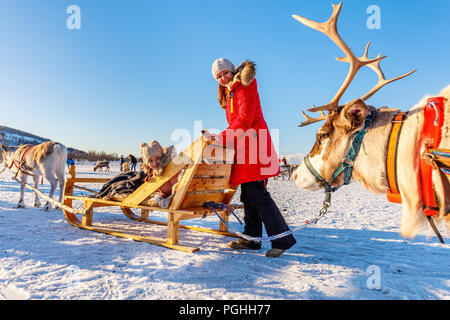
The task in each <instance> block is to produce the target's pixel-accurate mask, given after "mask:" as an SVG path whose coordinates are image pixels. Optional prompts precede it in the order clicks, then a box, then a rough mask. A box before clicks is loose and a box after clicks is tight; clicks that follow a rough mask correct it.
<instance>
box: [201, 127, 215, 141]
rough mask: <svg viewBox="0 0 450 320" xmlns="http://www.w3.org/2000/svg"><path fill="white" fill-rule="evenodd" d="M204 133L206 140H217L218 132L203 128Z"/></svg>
mask: <svg viewBox="0 0 450 320" xmlns="http://www.w3.org/2000/svg"><path fill="white" fill-rule="evenodd" d="M202 134H203V138H205V139H206V141H216V140H217V138H216V137H217V135H216V134H212V133H211V132H209V131H208V130H206V129H205V130H202Z"/></svg>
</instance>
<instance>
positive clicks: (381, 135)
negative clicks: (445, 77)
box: [293, 2, 450, 238]
mask: <svg viewBox="0 0 450 320" xmlns="http://www.w3.org/2000/svg"><path fill="white" fill-rule="evenodd" d="M341 6H342V2H341V3H340V4H338V5H334V4H333V13H332V15H331V17H330V18H329V20H328V21H326V22H323V23H318V22H315V21H311V20H309V19H306V18H303V17H300V16H297V15H294V16H293V17H294V18H295V19H296V20H298V21H300V22H301V23H303V24H304V25H306V26H308V27H310V28H312V29H315V30H318V31H320V32H322V33H324V34H325V35H327V36H328V37H329V38H330V39H331V40H332V41H333V42H334V43H335V44H336V45H337V46H338V47H339V48H340V49H341V50H342V51H343V52H344V53H345V57H343V58H337V60H338V61H342V62H347V63H349V64H350V70H349V72H348V75H347V78H346V79H345V81H344V83H343V84H342V86H341V87H340V89H339V90H338V92H337V93H336V95H335V96H334V98H333V99H332V100H331V102H330V103H328V104H327V105H324V106H321V107H313V108H311V109H308V111H313V112H320V117H318V118H312V117H309V116H307V115H306V114H305V113H304V112H303V114H304V115H305V117H306V121H305V122H303V123H302V124H301V125H300V126H303V125H308V124H311V123H314V122H317V121H320V120H326V121H325V123H324V125H323V126H322V127H321V128H320V129H319V130H318V132H317V138H316V142H315V144H314V146H313V148H312V149H311V151H310V152H309V154H308V155H307V157H306V158H305V160H304V161H303V162H302V164H301V165H300V166H299V168H298V169H297V170H296V171H295V172H294V174H293V178H294V180H295V183H296V184H297V186H298V187H300V188H303V189H306V190H311V191H314V190H318V189H320V188H323V187H326V185H327V184H328V186H330V185H331V187H332V188H336V187H339V186H342V185H343V184H344V182H345V183H347V181H344V179H345V176H344V173H342V174H339V175H338V176H336V175H334V172H335V169H336V168H338V167H339V166H340V165H341V164H342V163H343V161H347V160H344V159H345V157H346V155H347V154H348V153H349V151H350V150H351V148H352V144H353V140H354V139H355V136H356V135H357V133H358V132H359V131H361V130H362V129H363V128H364V127H365V126H367V127H366V128H364V129H365V131H364V132H365V135H363V139H362V142H361V144H360V149H359V150H360V151H359V153H358V154H357V156H356V158H355V159H354V160H353V161H349V163H348V166H350V167H351V168H352V170H353V171H352V178H353V179H355V180H356V181H358V182H360V183H361V184H363V185H364V186H365V187H366V188H368V189H369V190H370V191H372V192H374V193H386V191H387V189H388V181H387V176H386V171H387V170H386V154H387V151H386V150H387V145H388V139H389V135H390V130H391V128H392V119H393V117H394V115H395V114H396V113H397V112H398V110H394V109H388V108H381V109H376V108H374V107H373V106H370V105H367V104H366V103H365V101H366V100H367V99H369V98H370V97H371V96H372V95H373V94H374V93H376V92H377V91H378V90H380V89H381V88H382V87H383V86H384V85H386V84H388V83H390V82H393V81H395V80H398V79H401V78H404V77H406V76H408V75H410V74H411V73H413V72H414V71H415V70H413V71H411V72H409V73H407V74H404V75H402V76H399V77H396V78H393V79H390V80H387V79H386V78H385V76H384V74H383V72H382V71H381V68H380V60H381V59H383V58H385V57H381V56H380V55H378V56H377V57H376V58H375V59H369V58H368V56H367V53H368V46H369V44H370V42H369V44H368V45H367V47H366V50H365V53H364V55H363V56H362V57H356V56H355V55H354V53H353V52H352V51H351V49H350V48H349V47H348V46H347V45H346V44H345V42H344V41H343V40H342V38H341V37H340V36H339V34H338V32H337V19H338V16H339V12H340V10H341ZM363 66H368V67H369V68H371V69H372V70H373V71H375V72H376V74H377V75H378V78H379V81H378V83H377V84H376V85H375V86H374V87H373V88H372V89H371V90H370V91H369V92H368V93H367V94H365V95H364V96H362V97H361V98H358V99H354V100H352V101H350V102H347V103H345V104H344V105H339V100H340V98H341V97H342V95H343V94H344V92H345V90H346V89H347V88H348V86H349V84H350V83H351V81H352V80H353V78H354V77H355V75H356V73H357V72H358V70H359V69H360V68H361V67H363ZM440 96H443V97H444V105H445V107H444V113H445V122H444V125H443V129H442V140H441V143H440V145H439V149H441V148H442V149H450V130H449V127H450V126H449V125H450V86H448V87H446V88H444V89H443V90H442V91H441V93H440ZM426 102H427V97H424V98H423V99H422V100H421V101H420V102H419V103H418V104H417V105H415V106H414V107H413V108H412V109H411V110H410V111H409V112H408V114H407V116H406V119H405V121H404V124H403V129H402V131H401V135H400V136H399V142H398V149H397V150H398V151H397V163H398V167H397V181H398V187H399V191H400V195H401V198H402V218H401V226H400V233H401V235H402V236H404V237H409V238H413V237H414V236H415V235H416V234H417V233H418V232H419V231H420V230H421V228H422V227H423V223H424V222H426V216H425V214H424V203H423V198H422V190H421V182H420V180H419V158H420V156H421V154H420V139H421V130H422V124H423V122H424V114H423V109H424V106H425V105H426ZM324 111H327V114H325V113H324ZM369 120H370V121H369ZM314 171H315V173H314ZM332 178H335V179H334V180H333V181H332V182H330V180H331V179H332ZM328 182H330V183H328ZM433 183H434V186H435V187H436V189H435V193H436V197H437V202H438V203H439V204H440V205H441V206H440V211H439V214H438V215H437V216H435V217H434V220H435V221H437V222H438V223H439V222H441V221H445V222H446V225H447V229H448V228H449V227H450V215H448V214H447V213H448V210H449V204H448V203H446V196H447V197H448V193H449V192H450V191H449V190H447V191H445V189H443V188H442V187H440V186H441V185H442V184H441V183H440V182H439V181H438V179H437V178H436V175H435V174H434V173H433ZM446 193H447V195H446Z"/></svg>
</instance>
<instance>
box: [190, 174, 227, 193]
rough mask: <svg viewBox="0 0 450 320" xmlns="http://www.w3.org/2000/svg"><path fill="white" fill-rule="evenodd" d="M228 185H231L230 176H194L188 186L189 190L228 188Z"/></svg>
mask: <svg viewBox="0 0 450 320" xmlns="http://www.w3.org/2000/svg"><path fill="white" fill-rule="evenodd" d="M228 187H229V179H228V178H215V179H204V178H196V177H194V179H192V182H191V184H190V186H189V188H188V192H189V191H200V190H212V189H213V190H214V189H216V190H219V189H228Z"/></svg>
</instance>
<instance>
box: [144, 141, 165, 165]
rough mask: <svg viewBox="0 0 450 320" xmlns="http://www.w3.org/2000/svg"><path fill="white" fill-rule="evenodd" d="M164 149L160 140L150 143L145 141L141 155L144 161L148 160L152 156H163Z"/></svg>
mask: <svg viewBox="0 0 450 320" xmlns="http://www.w3.org/2000/svg"><path fill="white" fill-rule="evenodd" d="M163 155H164V149H163V148H162V147H161V145H160V144H159V142H158V141H156V140H153V141H152V142H150V144H147V143H145V142H143V143H142V144H141V157H142V160H143V161H144V163H146V162H148V160H149V159H150V158H151V157H154V156H163Z"/></svg>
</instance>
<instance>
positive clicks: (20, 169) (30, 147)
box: [9, 145, 35, 178]
mask: <svg viewBox="0 0 450 320" xmlns="http://www.w3.org/2000/svg"><path fill="white" fill-rule="evenodd" d="M33 147H35V146H34V145H31V146H29V147H28V148H27V149H26V150H25V152H24V153H23V154H22V158H21V159H20V163H19V165H17V164H16V161H15V160H14V159H12V161H11V165H10V166H9V168H10V169H11V168H12V166H13V165H15V166H16V167H17V172H16V174H15V175H14V178H17V175H18V174H19V171H22V173H25V174H28V175H30V174H29V173H27V172H25V171H23V170H22V167H23V165H24V163H25V156H26V155H27V153H28V151H30V150H31V149H33Z"/></svg>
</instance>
